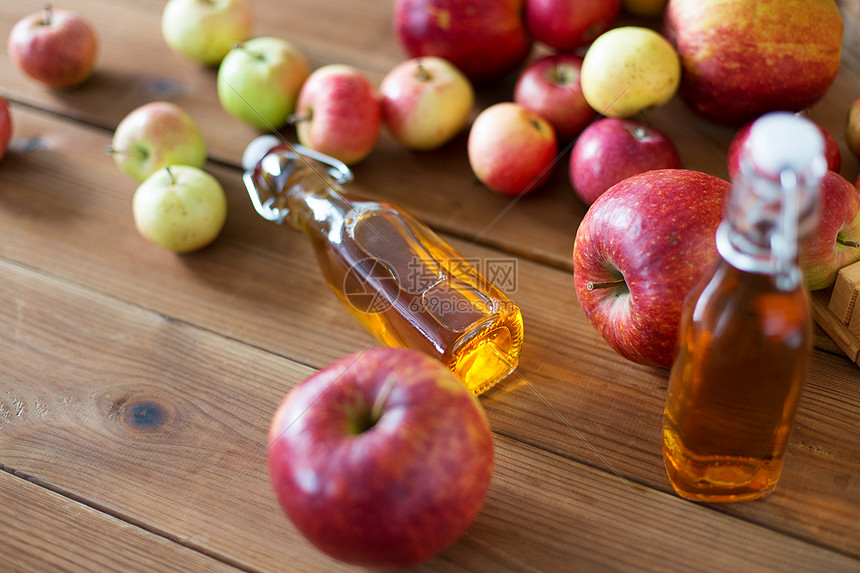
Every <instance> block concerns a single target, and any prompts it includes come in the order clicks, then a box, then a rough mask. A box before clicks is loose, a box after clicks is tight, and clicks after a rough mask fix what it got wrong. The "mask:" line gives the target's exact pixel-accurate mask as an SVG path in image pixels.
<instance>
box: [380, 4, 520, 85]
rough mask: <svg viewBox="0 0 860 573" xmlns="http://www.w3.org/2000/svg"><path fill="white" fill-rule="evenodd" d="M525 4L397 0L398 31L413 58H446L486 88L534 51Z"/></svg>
mask: <svg viewBox="0 0 860 573" xmlns="http://www.w3.org/2000/svg"><path fill="white" fill-rule="evenodd" d="M523 3H524V0H395V2H394V30H395V33H396V35H397V39H398V41H399V42H400V45H401V47H402V48H403V50H404V51H405V52H406V53H407V54H408V55H409V57H410V58H417V57H421V56H438V57H440V58H445V59H446V60H448V61H449V62H451V63H452V64H454V65H455V66H457V68H458V69H459V70H460V71H462V72H463V73H464V74H466V76H467V77H468V78H469V79H470V80H471V81H472V82H473V83H485V82H489V81H491V80H497V79H499V78H501V77H504V76H505V75H507V74H509V73H511V72H513V71H514V70H515V69H516V68H517V67H518V66H520V65H521V64H522V63H523V62H524V61H525V59H526V57H527V56H528V55H529V52H530V51H531V47H532V40H531V38H530V37H529V35H528V33H527V32H526V28H525V24H524V23H523V19H522V11H523Z"/></svg>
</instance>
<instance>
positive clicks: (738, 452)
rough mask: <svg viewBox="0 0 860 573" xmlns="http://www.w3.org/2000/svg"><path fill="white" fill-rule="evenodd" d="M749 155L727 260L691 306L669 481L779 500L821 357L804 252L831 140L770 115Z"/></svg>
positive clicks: (731, 209) (734, 194)
mask: <svg viewBox="0 0 860 573" xmlns="http://www.w3.org/2000/svg"><path fill="white" fill-rule="evenodd" d="M745 153H746V155H745V157H744V158H743V160H742V172H741V174H740V175H739V176H738V177H737V178H736V180H735V181H734V185H733V188H732V190H731V196H730V198H729V200H728V202H727V211H726V218H725V220H724V221H723V222H722V223H721V224H720V226H719V228H718V230H717V235H716V241H717V250H718V252H719V254H720V257H721V259H720V260H719V261H718V263H717V264H716V265H715V268H714V270H713V271H712V273H711V274H710V275H708V276H707V277H706V278H705V280H704V281H702V282H701V283H700V285H699V286H698V287H696V288H694V289H693V291H692V292H690V293H689V295H688V296H687V299H686V301H685V308H684V313H683V316H682V321H681V327H680V333H679V343H678V354H677V357H676V359H675V362H674V364H673V366H672V370H671V373H670V376H669V392H668V397H667V401H666V408H665V412H664V417H663V457H664V461H665V464H666V471H667V473H668V475H669V479H670V481H671V482H672V486H673V487H674V489H675V491H676V492H677V493H678V494H679V495H680V496H682V497H685V498H688V499H692V500H696V501H705V502H727V501H742V500H748V499H756V498H759V497H763V496H766V495H768V494H769V493H771V492H772V491H773V489H774V487H775V486H776V483H777V480H778V479H779V476H780V472H781V470H782V464H783V458H784V455H785V451H786V447H787V445H788V439H789V435H790V433H791V429H792V426H793V424H794V415H795V412H796V409H797V405H798V400H799V398H800V393H801V388H802V386H803V383H804V381H805V379H806V373H807V369H808V365H809V356H810V352H811V339H812V326H811V316H810V307H809V299H808V294H807V292H806V289H805V287H804V284H803V276H802V273H801V271H800V268H799V266H798V264H797V252H798V249H797V244H798V239H800V238H803V236H805V235H806V234H808V233H809V232H810V231H811V230H812V228H813V227H814V225H815V218H816V197H817V188H818V182H819V180H820V177H821V175H823V174H824V169H825V163H824V157H823V141H822V139H821V137H820V135H819V134H818V132H817V128H815V127H814V126H813V125H812V124H811V123H810V122H808V121H807V120H804V119H800V118H796V117H794V116H792V115H790V114H770V115H768V116H765V117H764V118H762V119H760V120H758V121H757V122H756V123H755V124H754V125H753V128H752V131H751V135H750V139H749V140H748V144H747V148H746V150H745Z"/></svg>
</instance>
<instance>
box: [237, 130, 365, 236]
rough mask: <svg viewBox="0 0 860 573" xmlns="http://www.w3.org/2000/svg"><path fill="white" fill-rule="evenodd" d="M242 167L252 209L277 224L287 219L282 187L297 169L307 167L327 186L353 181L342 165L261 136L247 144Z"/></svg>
mask: <svg viewBox="0 0 860 573" xmlns="http://www.w3.org/2000/svg"><path fill="white" fill-rule="evenodd" d="M261 154H262V155H261ZM255 158H259V159H256V160H255ZM242 164H243V166H244V167H245V173H244V175H243V176H242V180H243V181H244V182H245V188H246V189H247V190H248V195H249V196H250V197H251V203H253V205H254V209H256V211H257V213H259V214H260V216H261V217H263V218H264V219H267V220H269V221H274V222H276V223H279V224H280V223H283V222H284V220H285V219H286V218H287V215H289V209H288V208H287V207H286V205H285V204H284V201H283V191H284V187H285V184H286V182H287V179H288V178H289V176H290V175H291V174H292V173H295V172H296V171H297V169H298V168H301V167H309V168H310V169H311V170H312V171H313V172H314V173H316V174H317V175H318V176H319V177H320V179H322V180H323V181H325V182H326V184H328V185H331V183H335V184H337V185H343V184H345V183H349V182H350V181H352V171H351V170H350V168H349V167H347V165H346V164H345V163H343V162H342V161H338V160H337V159H335V158H334V157H330V156H328V155H325V154H323V153H320V152H318V151H314V150H313V149H309V148H307V147H304V146H302V145H299V144H296V143H293V144H290V143H287V142H284V141H282V140H280V139H278V138H276V137H274V136H271V135H263V136H260V137H258V138H257V139H255V140H254V141H252V142H251V143H250V144H248V147H247V148H246V149H245V153H244V155H243V158H242Z"/></svg>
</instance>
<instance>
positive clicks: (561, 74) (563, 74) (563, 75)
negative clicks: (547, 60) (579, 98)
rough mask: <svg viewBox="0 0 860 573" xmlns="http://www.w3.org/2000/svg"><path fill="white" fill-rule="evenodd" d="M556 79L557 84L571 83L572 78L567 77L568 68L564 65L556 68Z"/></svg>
mask: <svg viewBox="0 0 860 573" xmlns="http://www.w3.org/2000/svg"><path fill="white" fill-rule="evenodd" d="M555 77H556V81H557V83H560V84H566V83H568V82H569V81H570V78H569V77H568V76H567V68H565V67H564V66H562V65H558V66H556V67H555Z"/></svg>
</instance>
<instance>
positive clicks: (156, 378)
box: [0, 263, 860, 571]
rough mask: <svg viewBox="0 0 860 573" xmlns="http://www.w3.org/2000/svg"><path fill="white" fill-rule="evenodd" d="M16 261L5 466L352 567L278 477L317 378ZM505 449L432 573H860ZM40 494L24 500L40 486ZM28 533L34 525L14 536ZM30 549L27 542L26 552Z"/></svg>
mask: <svg viewBox="0 0 860 573" xmlns="http://www.w3.org/2000/svg"><path fill="white" fill-rule="evenodd" d="M0 266H2V271H3V272H2V273H0V292H2V293H6V296H5V297H4V298H3V299H2V300H3V301H4V303H3V304H2V305H0V325H2V327H0V343H2V345H3V346H4V347H9V346H10V345H14V346H16V347H18V348H19V351H18V352H16V353H15V355H14V356H13V357H12V359H11V364H9V365H8V368H7V369H6V370H4V372H3V374H2V376H0V404H2V405H3V406H4V409H3V410H2V411H3V414H2V415H0V460H2V463H3V464H4V465H5V466H6V467H7V468H12V469H14V470H16V471H19V472H22V473H24V474H26V475H29V476H33V477H34V478H36V479H38V480H39V482H40V483H44V484H46V485H48V486H50V487H52V488H54V487H61V488H62V489H63V490H64V491H67V492H69V494H70V495H74V496H76V497H81V498H86V499H88V500H90V502H91V503H92V504H93V505H95V506H97V507H100V508H104V509H105V510H106V511H109V512H110V513H112V514H116V515H122V516H124V519H127V520H129V521H132V522H135V523H144V524H151V526H153V527H157V528H158V530H159V531H160V532H162V534H163V535H165V536H168V537H169V538H171V539H177V540H181V541H182V543H183V544H186V545H189V546H192V547H196V548H199V549H201V550H205V551H206V552H207V553H209V554H212V555H217V556H219V558H223V559H229V560H230V561H231V562H232V563H235V564H237V565H239V566H241V567H242V568H247V569H256V570H272V571H275V570H281V569H282V568H283V566H284V564H285V563H289V564H290V567H291V568H294V569H297V570H340V569H343V570H349V568H346V567H340V566H339V565H338V564H337V563H335V562H332V561H331V560H329V559H327V558H325V557H324V556H322V555H320V554H319V553H317V552H316V551H315V550H313V549H312V548H311V547H309V546H308V544H307V543H306V542H305V541H304V540H303V539H301V537H299V536H298V534H297V533H296V532H295V530H293V528H292V527H291V526H290V525H289V524H288V523H287V522H286V520H285V519H284V518H283V516H281V515H280V514H279V509H278V508H277V502H276V501H275V499H274V496H273V495H272V494H271V492H270V491H269V486H268V482H267V478H266V474H265V469H264V460H265V458H264V456H263V455H262V454H263V453H264V449H263V448H264V441H265V439H266V437H265V436H266V430H267V426H268V421H269V419H270V417H271V414H272V412H273V409H274V407H275V406H276V405H277V402H278V401H279V400H280V397H281V396H282V395H283V394H284V393H285V392H286V391H287V390H288V389H289V388H290V387H291V386H293V385H294V384H295V383H296V382H297V381H298V380H300V379H301V378H302V377H304V376H305V375H306V374H308V373H309V369H308V368H306V367H304V366H301V365H298V364H295V363H293V362H291V361H288V360H286V359H283V358H280V357H277V356H274V355H272V354H270V353H266V352H263V351H261V350H259V349H256V348H253V347H250V346H248V345H245V344H242V343H240V342H238V341H234V340H230V339H225V338H223V337H221V336H219V335H217V334H215V333H212V332H209V331H205V330H201V329H198V328H196V327H193V326H190V325H188V324H186V323H182V322H177V321H174V320H170V319H168V318H165V317H163V316H159V315H157V314H155V313H152V312H150V311H147V310H145V309H142V308H140V307H137V306H134V305H130V304H127V303H125V302H122V301H119V300H117V299H115V298H112V297H109V296H106V295H103V294H101V293H98V292H96V291H93V290H92V289H89V288H85V287H80V286H77V285H74V284H70V283H68V282H66V281H63V280H59V279H56V278H52V277H49V276H45V275H43V274H41V273H39V272H36V271H34V270H31V269H27V268H23V267H20V266H18V265H12V264H9V263H0ZM80 356H85V357H86V360H85V362H82V361H81V360H80V358H79V357H80ZM141 408H145V409H146V411H147V420H146V422H145V423H141V422H139V421H138V420H139V419H140V418H139V416H137V415H136V414H137V413H139V412H141ZM495 443H496V452H497V465H496V470H495V473H494V479H493V483H492V486H491V491H490V494H489V496H488V499H487V502H486V504H485V506H484V508H483V509H482V511H481V513H480V514H479V516H478V518H477V520H476V522H475V523H474V524H473V526H472V527H471V528H470V529H469V531H468V532H467V533H466V534H465V535H464V536H463V537H462V538H461V539H460V540H459V541H458V542H457V543H455V544H454V545H453V546H451V547H450V548H448V549H447V550H446V551H444V552H443V553H442V554H441V555H440V556H438V557H437V558H435V559H433V560H432V561H430V562H429V563H428V564H427V565H426V566H425V567H423V568H421V569H420V570H427V571H430V570H432V571H457V570H493V571H496V570H535V571H548V570H568V569H570V568H574V569H577V568H583V569H589V570H593V569H595V568H612V569H613V570H629V571H634V570H636V571H642V570H644V571H664V570H667V569H668V570H679V569H684V570H691V571H711V570H713V569H714V568H717V569H722V570H741V569H753V570H757V571H780V570H786V569H787V568H792V567H798V568H801V569H804V570H827V571H852V570H856V569H857V568H858V566H860V561H858V559H857V558H852V557H848V556H845V555H842V554H840V553H837V552H833V551H829V550H827V549H825V548H822V547H818V546H815V545H813V544H810V543H807V542H804V541H801V540H798V539H796V538H794V537H793V536H790V535H783V534H780V533H778V532H775V531H772V530H770V529H768V528H764V527H760V526H757V525H755V524H752V523H749V522H746V521H742V520H739V519H736V518H734V517H731V516H727V515H724V514H722V513H719V512H715V511H712V510H711V509H710V508H708V507H706V506H699V505H694V504H690V503H688V502H685V501H682V500H680V499H678V498H676V497H674V496H671V495H668V494H665V493H662V492H659V491H654V490H652V489H650V488H648V487H644V486H642V485H639V484H636V483H629V482H625V481H623V480H621V479H619V478H618V477H617V476H615V475H613V474H612V473H609V472H606V471H603V470H601V469H595V468H591V467H588V466H587V465H583V464H581V463H578V462H575V461H572V460H569V459H566V458H564V457H561V456H557V455H553V454H550V453H547V452H545V451H542V450H539V449H536V448H533V447H530V446H528V445H525V444H523V443H521V442H519V441H517V440H512V439H509V438H505V437H502V436H497V437H496V440H495ZM9 479H13V478H11V477H10V478H9ZM31 489H32V488H31ZM25 493H26V497H25V498H22V501H21V503H22V504H24V505H31V504H34V503H35V501H36V500H37V499H38V498H39V497H40V495H41V494H42V492H41V491H35V492H33V491H30V492H25ZM54 499H56V498H54ZM62 502H63V500H62V498H60V499H59V500H58V503H62ZM0 511H2V510H0ZM31 511H37V510H36V509H35V508H33V509H32V510H31ZM38 511H44V510H38ZM96 517H98V516H97V515H96V516H94V517H93V518H96ZM29 528H30V525H29V524H28V523H24V522H23V520H22V522H21V524H20V527H19V528H16V531H19V530H20V531H25V530H27V529H29ZM81 535H84V536H85V535H86V534H85V533H81ZM29 539H32V537H31V536H30V535H28V536H25V537H24V539H23V540H22V541H21V542H20V543H13V545H14V547H16V548H18V549H19V550H20V548H21V547H22V544H24V543H26V542H27V540H29ZM78 539H80V537H78ZM0 543H3V542H2V541H0ZM633 547H635V548H637V549H636V550H635V551H630V548H633ZM142 549H143V548H142ZM97 558H98V555H95V556H93V559H94V560H95V559H97Z"/></svg>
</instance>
